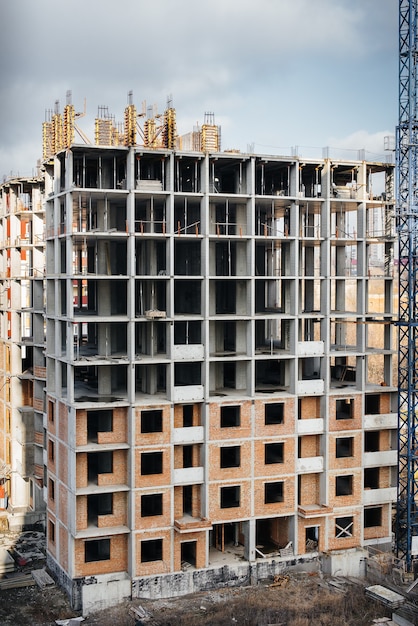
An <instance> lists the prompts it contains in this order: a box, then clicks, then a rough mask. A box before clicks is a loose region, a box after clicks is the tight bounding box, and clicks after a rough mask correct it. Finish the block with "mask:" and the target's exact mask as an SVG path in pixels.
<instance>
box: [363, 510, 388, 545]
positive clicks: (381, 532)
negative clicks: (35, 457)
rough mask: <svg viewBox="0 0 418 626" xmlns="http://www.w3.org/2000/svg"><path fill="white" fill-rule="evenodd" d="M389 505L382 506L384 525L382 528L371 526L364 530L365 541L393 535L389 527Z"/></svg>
mask: <svg viewBox="0 0 418 626" xmlns="http://www.w3.org/2000/svg"><path fill="white" fill-rule="evenodd" d="M389 507H390V505H389V504H384V505H382V525H381V526H371V527H370V528H365V529H364V539H365V540H366V541H367V540H368V539H378V538H379V537H387V536H389V535H390V533H391V529H390V527H389V523H388V519H389V518H390V516H389V515H388V513H389V512H390V511H389V510H388V509H389Z"/></svg>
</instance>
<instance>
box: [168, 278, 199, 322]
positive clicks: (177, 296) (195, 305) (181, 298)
mask: <svg viewBox="0 0 418 626" xmlns="http://www.w3.org/2000/svg"><path fill="white" fill-rule="evenodd" d="M201 291H202V286H201V283H200V281H196V280H187V281H185V280H176V282H175V283H174V313H175V314H176V315H187V314H191V315H200V314H201V308H202V305H201Z"/></svg>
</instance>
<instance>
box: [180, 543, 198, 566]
mask: <svg viewBox="0 0 418 626" xmlns="http://www.w3.org/2000/svg"><path fill="white" fill-rule="evenodd" d="M196 546H197V541H183V542H182V543H181V568H182V569H183V570H184V569H188V567H189V566H191V567H196Z"/></svg>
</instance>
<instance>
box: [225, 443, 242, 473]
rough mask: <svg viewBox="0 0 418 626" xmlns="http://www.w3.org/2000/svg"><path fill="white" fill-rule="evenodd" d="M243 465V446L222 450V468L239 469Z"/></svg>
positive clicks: (228, 447) (227, 447)
mask: <svg viewBox="0 0 418 626" xmlns="http://www.w3.org/2000/svg"><path fill="white" fill-rule="evenodd" d="M240 464H241V446H226V447H224V448H220V465H221V467H223V468H224V467H239V466H240Z"/></svg>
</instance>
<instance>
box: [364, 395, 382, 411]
mask: <svg viewBox="0 0 418 626" xmlns="http://www.w3.org/2000/svg"><path fill="white" fill-rule="evenodd" d="M364 412H365V414H366V415H379V413H380V395H379V394H371V395H367V396H365V398H364Z"/></svg>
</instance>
